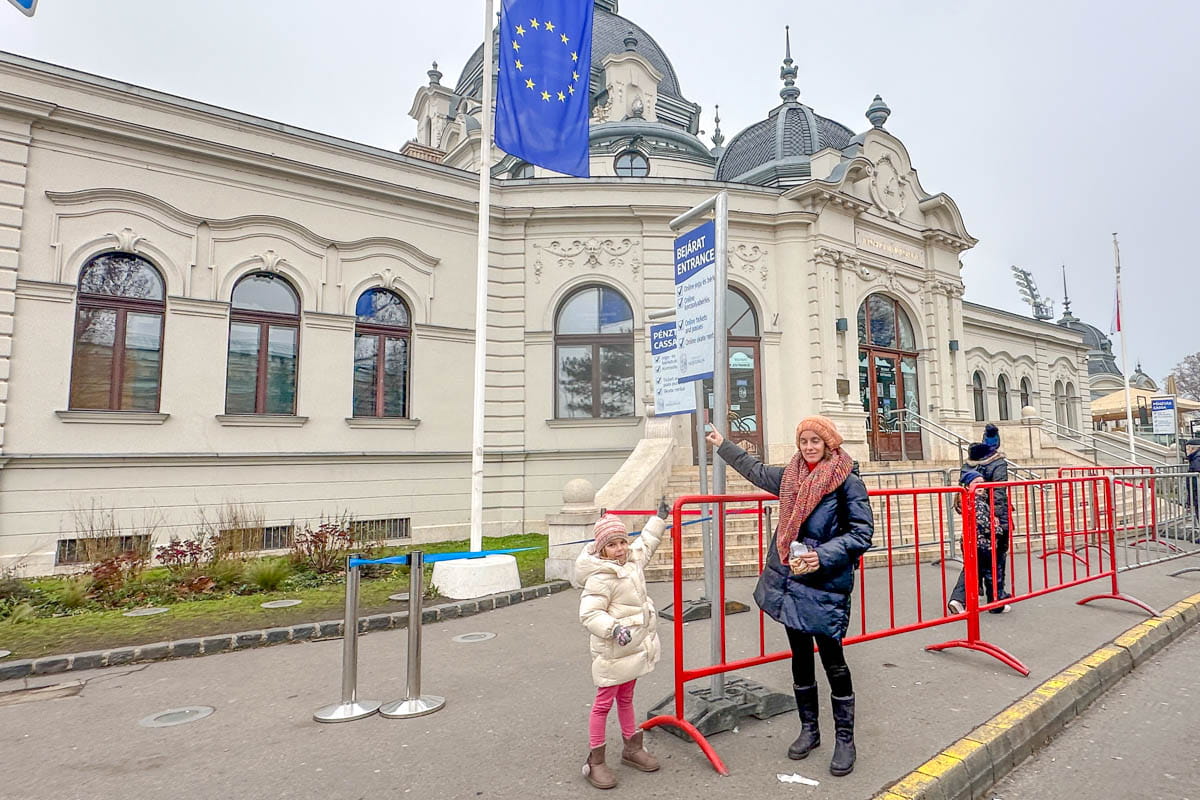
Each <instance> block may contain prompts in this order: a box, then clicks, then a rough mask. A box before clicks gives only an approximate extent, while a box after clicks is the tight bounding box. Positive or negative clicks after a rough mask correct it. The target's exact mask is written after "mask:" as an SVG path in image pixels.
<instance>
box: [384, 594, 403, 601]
mask: <svg viewBox="0 0 1200 800" xmlns="http://www.w3.org/2000/svg"><path fill="white" fill-rule="evenodd" d="M388 600H395V601H396V602H397V603H407V602H408V595H407V594H389V595H388Z"/></svg>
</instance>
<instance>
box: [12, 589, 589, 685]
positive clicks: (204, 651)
mask: <svg viewBox="0 0 1200 800" xmlns="http://www.w3.org/2000/svg"><path fill="white" fill-rule="evenodd" d="M569 588H571V584H570V583H568V582H567V581H551V582H549V583H543V584H539V585H538V586H526V587H524V588H522V589H517V590H515V591H511V592H501V593H499V594H492V595H488V596H486V597H477V598H475V599H472V600H459V601H457V602H454V603H444V604H442V605H439V606H430V607H429V608H426V609H423V611H422V614H421V624H423V625H428V624H430V623H433V622H441V621H442V620H447V619H456V618H458V617H469V616H471V615H472V614H478V613H480V612H482V611H491V610H492V609H496V608H503V607H505V606H511V605H516V604H517V603H523V602H525V601H526V600H533V599H534V598H537V597H548V596H550V595H552V594H557V593H558V592H561V591H563V590H564V589H569ZM343 627H345V620H341V619H330V620H324V621H322V622H301V623H297V624H295V625H292V626H289V627H286V628H267V629H266V630H257V631H242V632H240V633H223V634H219V635H210V636H201V637H198V638H195V639H179V640H177V641H173V642H154V643H153V644H142V645H133V646H130V647H114V648H112V649H110V650H92V651H90V652H86V653H72V654H68V655H53V656H42V657H41V658H26V659H22V660H20V661H9V662H7V663H5V662H3V661H0V681H5V680H10V679H14V678H26V677H29V676H31V675H52V674H54V673H58V672H69V671H72V670H81V669H97V668H99V667H115V666H118V665H121V664H132V663H134V662H137V661H160V660H164V659H168V658H189V657H191V656H201V655H212V654H213V653H226V652H231V651H233V650H246V649H249V648H252V647H269V646H271V645H275V644H286V643H288V642H302V641H312V640H315V639H326V638H332V637H341V635H342V629H343ZM407 627H408V612H407V611H396V612H393V613H391V614H372V615H370V616H366V617H359V619H358V630H359V632H360V633H369V632H370V631H383V630H389V629H392V628H407Z"/></svg>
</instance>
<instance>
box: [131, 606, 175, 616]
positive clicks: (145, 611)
mask: <svg viewBox="0 0 1200 800" xmlns="http://www.w3.org/2000/svg"><path fill="white" fill-rule="evenodd" d="M170 610H171V609H169V608H161V607H159V608H135V609H133V610H132V611H126V612H125V613H124V614H122V615H121V616H122V617H151V616H154V615H155V614H165V613H167V612H168V611H170Z"/></svg>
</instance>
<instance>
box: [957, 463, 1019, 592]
mask: <svg viewBox="0 0 1200 800" xmlns="http://www.w3.org/2000/svg"><path fill="white" fill-rule="evenodd" d="M959 483H960V484H961V485H962V487H963V488H964V489H966V490H967V491H968V492H970V494H971V500H970V501H969V502H970V506H969V507H968V508H966V509H963V508H962V506H961V505H960V502H961V500H962V497H961V496H960V495H955V496H954V510H955V511H957V512H958V513H960V514H962V515H963V516H964V517H965V516H966V515H967V514H974V515H975V554H976V562H977V563H978V565H979V585H980V586H981V587H983V596H984V597H985V598H987V602H989V603H990V602H992V598H993V596H994V590H995V584H994V583H993V582H992V550H993V549H995V551H996V567H997V572H999V570H1000V569H1001V568H1002V565H1003V564H1004V563H1005V560H1006V559H1007V557H1008V534H1007V533H1006V532H1003V531H1000V530H999V526H993V525H992V520H993V518H994V517H993V513H992V503H991V500H990V499H989V498H988V496H987V492H985V491H983V490H982V489H980V488H979V487H980V486H981V485H982V484H983V475H982V474H980V473H979V472H977V471H975V470H973V469H964V470H963V471H962V476H961V477H960V478H959ZM993 527H996V528H997V530H996V531H995V533H994V534H993V531H992V528H993ZM993 545H994V548H993ZM963 555H964V556H965V555H966V553H965V552H964V553H963ZM1005 596H1006V597H1007V595H1005ZM946 608H947V609H948V610H949V611H950V613H951V614H961V613H963V611H965V610H966V608H967V571H966V569H963V570H962V571H961V572H959V573H958V582H957V583H955V584H954V589H953V591H951V592H950V602H949V603H947V604H946ZM1011 610H1012V605H1010V604H1009V603H1005V604H1004V605H1002V606H999V607H997V608H993V609H991V613H993V614H1007V613H1008V612H1009V611H1011Z"/></svg>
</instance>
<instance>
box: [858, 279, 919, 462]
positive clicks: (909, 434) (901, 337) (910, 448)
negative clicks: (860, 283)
mask: <svg viewBox="0 0 1200 800" xmlns="http://www.w3.org/2000/svg"><path fill="white" fill-rule="evenodd" d="M858 348H859V349H858V388H859V394H860V396H861V398H862V404H863V411H864V412H866V416H867V419H866V423H867V438H868V440H869V441H870V444H871V455H872V458H874V459H876V460H882V461H887V460H891V461H895V460H899V459H904V458H907V459H920V458H922V455H921V454H922V449H921V425H920V420H919V419H918V417H917V416H916V415H919V414H920V413H921V402H920V397H921V394H920V387H919V382H918V378H917V357H918V353H917V340H916V336H915V335H914V332H913V326H912V321H911V320H910V319H909V317H908V314H906V313H905V312H904V308H903V307H902V306H901V305H900V303H898V302H897V301H896V299H895V298H893V297H889V296H887V295H885V294H872V295H869V296H868V297H867V299H866V300H864V301H863V303H862V305H860V306H859V308H858Z"/></svg>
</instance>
